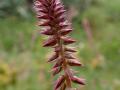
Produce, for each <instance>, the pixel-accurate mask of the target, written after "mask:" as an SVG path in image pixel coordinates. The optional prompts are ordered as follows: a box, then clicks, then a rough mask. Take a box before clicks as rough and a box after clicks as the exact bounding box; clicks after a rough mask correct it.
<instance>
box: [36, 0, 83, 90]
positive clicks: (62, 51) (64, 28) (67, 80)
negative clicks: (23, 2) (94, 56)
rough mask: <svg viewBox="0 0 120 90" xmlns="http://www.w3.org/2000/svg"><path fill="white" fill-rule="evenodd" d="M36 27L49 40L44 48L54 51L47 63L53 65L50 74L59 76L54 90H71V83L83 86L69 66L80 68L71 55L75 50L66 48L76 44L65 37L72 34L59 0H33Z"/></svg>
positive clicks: (44, 44)
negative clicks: (36, 19)
mask: <svg viewBox="0 0 120 90" xmlns="http://www.w3.org/2000/svg"><path fill="white" fill-rule="evenodd" d="M34 8H35V10H36V14H37V18H38V21H39V22H38V25H39V26H41V27H42V28H44V30H42V31H41V32H40V33H41V34H43V35H47V36H48V37H49V38H48V40H46V41H45V42H44V43H43V46H44V47H51V48H53V49H54V52H55V53H54V54H53V55H52V57H50V58H49V60H48V62H51V63H54V65H53V67H52V70H51V72H52V74H53V76H55V75H60V76H59V77H58V79H57V81H56V82H55V87H54V90H71V89H72V82H75V83H78V84H80V85H84V84H85V82H84V79H81V78H78V77H76V76H74V74H75V73H73V72H74V71H73V70H72V71H71V68H70V67H71V66H82V64H81V63H80V62H79V61H78V59H77V58H76V57H75V56H74V54H73V53H75V52H76V50H75V49H73V48H71V47H67V45H69V44H73V43H75V42H76V40H74V39H73V38H71V37H69V36H67V35H68V34H69V33H70V32H72V27H71V23H69V21H68V20H67V18H66V10H65V9H64V5H63V4H62V2H61V0H35V2H34Z"/></svg>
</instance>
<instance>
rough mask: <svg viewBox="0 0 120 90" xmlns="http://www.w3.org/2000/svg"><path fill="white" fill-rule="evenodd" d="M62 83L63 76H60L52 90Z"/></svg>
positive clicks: (55, 89)
mask: <svg viewBox="0 0 120 90" xmlns="http://www.w3.org/2000/svg"><path fill="white" fill-rule="evenodd" d="M64 81H65V76H64V75H62V76H60V77H59V78H58V80H57V81H56V83H55V88H54V90H57V89H58V88H59V87H60V86H61V85H62V83H64Z"/></svg>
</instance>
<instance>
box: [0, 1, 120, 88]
mask: <svg viewBox="0 0 120 90" xmlns="http://www.w3.org/2000/svg"><path fill="white" fill-rule="evenodd" d="M63 2H64V4H65V7H66V9H67V10H68V16H69V19H70V20H71V21H72V22H73V28H74V31H73V33H72V34H71V36H73V37H74V38H76V39H77V43H76V44H74V45H73V46H75V47H76V48H77V49H78V53H77V55H78V57H79V58H80V60H81V62H82V63H84V67H83V68H79V67H78V68H75V69H76V70H77V71H79V72H78V76H80V77H84V78H85V79H86V82H87V83H86V85H85V86H79V85H74V84H73V85H74V86H75V87H78V90H120V60H119V59H120V0H63ZM32 3H33V0H0V90H53V87H52V86H53V81H54V79H53V78H52V76H51V75H50V72H49V71H50V68H51V66H52V65H50V64H48V63H46V61H47V58H48V57H49V56H50V55H51V52H52V50H51V49H48V48H43V47H42V41H43V40H44V39H45V37H44V36H41V35H40V34H39V30H40V28H39V27H38V26H37V25H36V23H37V20H36V17H35V14H34V10H33V8H32V7H33V5H32ZM85 21H87V22H88V23H89V27H88V29H86V27H85V25H83V23H85Z"/></svg>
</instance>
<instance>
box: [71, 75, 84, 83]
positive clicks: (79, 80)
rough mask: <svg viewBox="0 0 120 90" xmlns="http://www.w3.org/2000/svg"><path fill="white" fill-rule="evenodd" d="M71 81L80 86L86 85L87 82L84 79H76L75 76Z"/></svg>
mask: <svg viewBox="0 0 120 90" xmlns="http://www.w3.org/2000/svg"><path fill="white" fill-rule="evenodd" d="M71 80H72V81H73V82H75V83H78V84H81V85H85V80H84V79H82V78H78V77H76V76H73V77H72V78H71Z"/></svg>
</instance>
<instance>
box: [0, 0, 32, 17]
mask: <svg viewBox="0 0 120 90" xmlns="http://www.w3.org/2000/svg"><path fill="white" fill-rule="evenodd" d="M9 16H21V17H23V18H28V17H30V12H29V10H28V7H27V2H26V0H0V17H9Z"/></svg>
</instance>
